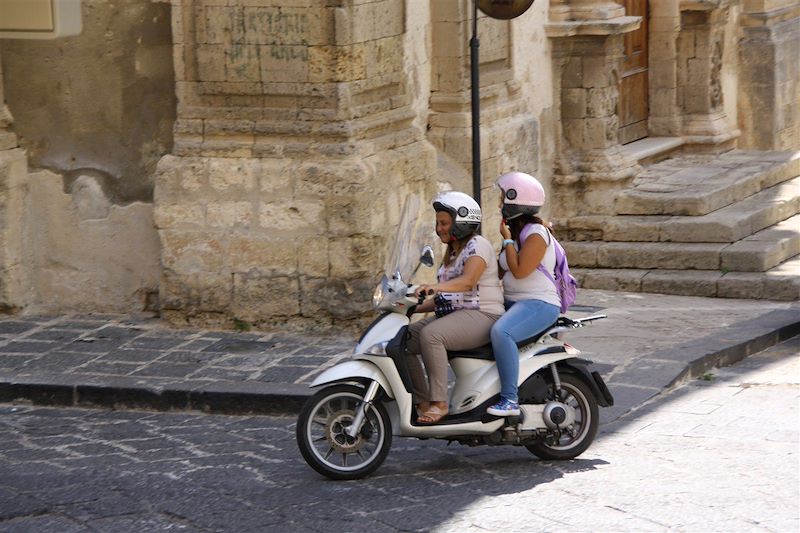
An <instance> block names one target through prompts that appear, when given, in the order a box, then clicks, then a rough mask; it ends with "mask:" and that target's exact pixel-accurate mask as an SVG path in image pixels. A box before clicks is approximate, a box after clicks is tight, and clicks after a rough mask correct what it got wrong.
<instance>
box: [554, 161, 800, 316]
mask: <svg viewBox="0 0 800 533" xmlns="http://www.w3.org/2000/svg"><path fill="white" fill-rule="evenodd" d="M612 211H613V213H614V214H610V215H586V216H577V217H572V218H570V219H569V220H565V221H563V223H559V229H560V231H559V234H560V235H561V236H562V239H563V238H564V237H565V231H564V230H565V229H566V239H564V240H565V242H563V245H564V248H565V249H566V251H567V254H568V257H569V262H570V267H571V270H572V271H573V273H574V275H575V277H576V278H577V279H578V282H579V283H580V285H581V286H582V287H585V288H594V289H610V290H624V291H641V292H657V293H666V294H680V295H696V296H717V297H726V298H759V299H762V298H763V299H774V300H798V299H800V152H755V151H742V150H734V151H731V152H727V153H725V154H722V155H719V156H710V155H705V156H700V155H679V156H676V157H673V158H671V159H668V160H665V161H661V162H658V163H655V164H652V165H649V166H647V167H645V169H644V171H643V172H642V173H641V174H640V175H639V176H638V177H637V178H636V179H635V180H634V181H633V183H632V185H631V186H630V187H629V188H628V189H626V190H623V191H620V192H619V193H617V194H616V197H615V199H614V204H613V209H612Z"/></svg>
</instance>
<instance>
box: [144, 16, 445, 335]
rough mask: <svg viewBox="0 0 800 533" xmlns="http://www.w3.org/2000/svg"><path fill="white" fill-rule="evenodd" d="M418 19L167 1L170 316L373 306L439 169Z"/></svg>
mask: <svg viewBox="0 0 800 533" xmlns="http://www.w3.org/2000/svg"><path fill="white" fill-rule="evenodd" d="M420 20H425V17H424V16H423V17H422V19H420V15H419V14H418V13H415V14H414V15H413V16H408V17H407V16H406V13H405V5H404V3H400V2H395V1H392V0H380V1H353V2H346V3H345V4H344V5H342V6H333V5H330V4H328V3H325V2H318V1H316V0H308V1H298V2H294V3H292V5H291V6H286V5H285V2H281V1H274V2H273V1H264V2H260V3H259V4H258V5H253V4H252V3H250V2H246V1H240V0H235V1H231V2H225V3H220V2H213V1H210V0H197V1H182V2H174V3H173V35H174V40H175V57H176V63H175V69H176V78H177V80H178V81H177V92H178V120H177V123H176V129H175V131H176V135H175V151H174V154H175V155H174V156H168V157H165V158H163V159H162V160H161V162H160V163H159V168H158V172H157V174H156V196H155V200H156V225H157V227H158V230H159V235H160V238H161V246H162V257H163V261H162V263H163V275H162V278H161V285H160V286H161V305H162V311H163V314H164V316H165V317H166V318H168V319H169V320H172V321H174V322H179V323H181V322H182V323H185V322H189V323H193V322H202V323H209V322H211V323H219V324H228V325H229V324H231V323H233V322H235V321H240V322H246V323H250V324H257V325H262V326H263V325H273V324H276V323H284V322H292V323H294V324H306V325H310V326H314V327H331V326H334V325H336V326H337V327H341V326H342V325H343V324H347V323H348V322H349V321H352V320H357V319H359V318H361V317H363V316H367V315H369V314H371V309H370V308H369V294H370V292H371V290H372V289H373V287H374V284H375V282H377V280H378V278H379V276H380V275H381V274H382V270H383V258H384V255H385V253H386V251H387V250H388V248H389V245H390V243H389V242H387V237H388V236H389V235H391V234H393V233H394V229H395V228H394V226H395V225H396V223H397V220H398V217H399V214H400V210H401V208H402V205H403V200H404V198H405V196H406V195H408V194H409V193H417V194H420V195H421V196H423V197H426V198H430V197H431V196H432V195H433V194H434V192H435V190H436V188H437V186H438V185H437V182H438V181H439V180H438V175H437V168H436V153H435V151H434V149H433V148H432V147H431V146H430V144H428V143H427V142H426V141H425V139H424V130H423V128H422V127H421V126H422V125H423V124H424V110H423V109H422V106H421V105H420V95H419V91H420V90H421V89H423V88H425V87H426V85H427V81H426V79H425V78H424V77H418V76H416V74H415V68H419V69H420V70H423V71H424V67H425V64H424V63H425V61H427V58H426V57H424V56H421V51H422V50H420V45H419V43H420V42H423V43H424V42H425V40H426V38H427V26H426V25H425V24H424V23H420ZM406 21H409V22H410V23H409V24H408V25H407V24H406Z"/></svg>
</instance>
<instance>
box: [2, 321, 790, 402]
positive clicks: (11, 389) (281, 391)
mask: <svg viewBox="0 0 800 533" xmlns="http://www.w3.org/2000/svg"><path fill="white" fill-rule="evenodd" d="M765 321H766V320H765ZM759 322H762V321H759ZM754 326H755V327H758V326H759V324H754ZM763 330H764V328H761V331H763ZM736 333H737V334H738V333H741V332H740V331H736ZM753 333H755V332H753ZM796 335H800V322H791V323H789V324H785V325H783V326H780V327H778V328H777V329H773V330H771V331H768V332H767V333H760V334H758V335H755V336H754V337H751V338H748V339H746V340H741V336H742V335H738V336H739V337H740V338H739V339H736V340H735V341H736V342H735V344H732V345H730V346H728V347H725V348H722V349H718V350H714V349H713V348H710V349H709V350H710V351H708V352H707V353H705V354H704V355H702V356H701V357H698V358H695V359H692V360H690V361H688V362H687V363H686V366H685V367H684V369H683V370H682V371H681V372H680V373H679V374H678V375H677V376H676V377H674V378H672V379H671V380H669V381H668V382H667V385H665V386H664V387H662V390H667V389H670V388H672V387H675V386H677V385H680V384H682V383H684V382H686V381H689V380H691V379H695V378H698V377H701V376H702V375H703V374H704V373H705V372H707V371H708V370H709V369H711V368H714V367H720V366H728V365H732V364H735V363H737V362H739V361H741V360H742V359H745V358H746V357H748V356H749V355H752V354H754V353H757V352H760V351H762V350H765V349H767V348H769V347H771V346H774V345H776V344H778V343H780V342H783V341H785V340H788V339H790V338H792V337H794V336H796ZM712 343H713V344H716V345H717V346H718V345H719V344H720V339H716V341H715V340H714V339H708V340H707V341H706V345H710V344H712ZM692 347H693V348H694V350H691V351H695V352H696V351H697V350H698V345H697V344H694V345H692ZM684 348H686V349H687V351H689V350H688V348H689V346H686V347H681V346H678V347H673V348H670V350H669V351H670V352H675V351H680V350H682V349H684ZM699 349H700V350H702V349H703V344H702V343H701V344H700V345H699ZM659 392H661V391H659ZM312 394H313V390H312V389H311V388H309V386H308V385H298V384H289V383H261V382H233V381H216V382H211V383H209V382H196V381H195V382H191V381H190V382H178V383H171V384H161V385H158V384H150V385H147V384H143V383H142V380H141V379H134V378H128V377H112V378H105V379H103V378H98V377H97V376H74V375H73V376H65V375H63V374H51V375H39V376H30V377H15V378H7V377H3V376H0V403H11V402H30V403H32V404H33V405H39V406H60V407H81V408H104V409H115V410H125V409H134V410H135V409H141V410H154V411H200V412H203V413H209V414H229V415H295V414H297V413H299V412H300V409H301V408H302V406H303V404H304V403H305V401H306V400H307V399H308V398H310V397H311V396H312Z"/></svg>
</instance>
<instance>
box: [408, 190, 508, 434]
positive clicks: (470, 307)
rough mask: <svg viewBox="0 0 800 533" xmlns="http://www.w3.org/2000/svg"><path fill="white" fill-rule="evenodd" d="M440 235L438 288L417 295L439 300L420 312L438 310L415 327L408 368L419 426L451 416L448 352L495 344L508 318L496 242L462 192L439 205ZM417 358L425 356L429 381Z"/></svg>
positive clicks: (450, 194) (425, 288) (420, 289)
mask: <svg viewBox="0 0 800 533" xmlns="http://www.w3.org/2000/svg"><path fill="white" fill-rule="evenodd" d="M433 208H434V210H435V211H436V234H437V235H438V236H439V239H441V241H442V242H443V243H445V244H447V250H446V251H445V255H444V260H443V262H442V265H441V267H440V268H439V272H438V275H437V279H438V283H436V284H433V285H421V286H419V287H418V289H417V295H429V294H431V292H433V294H435V295H436V296H435V297H434V298H433V299H432V300H428V301H426V302H424V303H423V304H421V305H420V306H418V307H417V310H416V312H418V313H429V312H431V311H434V312H435V314H436V316H435V317H430V318H425V319H423V320H420V321H419V322H416V323H414V324H412V325H411V326H410V327H409V332H410V338H409V341H408V353H409V357H408V367H409V371H410V374H411V379H412V383H413V386H414V396H415V400H416V401H417V402H418V413H419V417H418V418H417V423H420V424H435V423H437V422H439V421H440V420H441V419H442V418H443V417H444V416H446V415H447V412H448V402H447V350H468V349H471V348H476V347H478V346H483V345H485V344H488V343H489V331H490V330H491V328H492V325H493V324H494V323H495V322H496V321H497V319H498V318H499V317H500V315H502V314H503V311H504V309H503V292H502V289H501V288H500V279H499V275H498V270H497V260H496V259H495V253H494V250H493V247H492V245H491V243H490V242H489V241H488V240H486V239H485V238H484V237H481V236H480V235H478V234H477V231H478V229H479V228H480V224H481V209H480V206H479V205H478V203H477V202H476V201H475V200H473V199H472V198H471V197H470V196H468V195H466V194H464V193H462V192H455V191H450V192H445V193H442V194H440V195H439V196H437V197H436V199H435V200H434V201H433ZM417 354H421V355H422V360H423V362H424V364H425V369H426V370H427V373H428V381H427V382H426V381H425V376H424V374H423V372H422V366H421V365H420V361H419V358H418V357H417Z"/></svg>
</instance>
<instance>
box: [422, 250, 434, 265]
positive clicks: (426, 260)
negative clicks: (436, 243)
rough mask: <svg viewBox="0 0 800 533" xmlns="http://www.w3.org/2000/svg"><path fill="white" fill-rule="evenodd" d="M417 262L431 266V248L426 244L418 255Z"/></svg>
mask: <svg viewBox="0 0 800 533" xmlns="http://www.w3.org/2000/svg"><path fill="white" fill-rule="evenodd" d="M419 262H420V263H422V264H423V265H425V266H428V267H432V266H433V248H431V247H430V246H428V245H426V246H425V247H424V248H423V249H422V255H420V256H419Z"/></svg>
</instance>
